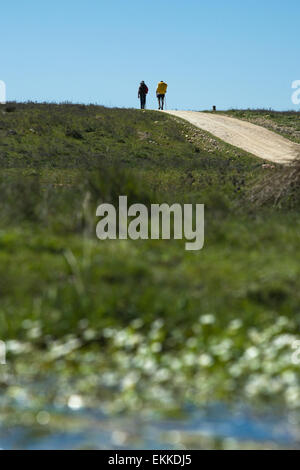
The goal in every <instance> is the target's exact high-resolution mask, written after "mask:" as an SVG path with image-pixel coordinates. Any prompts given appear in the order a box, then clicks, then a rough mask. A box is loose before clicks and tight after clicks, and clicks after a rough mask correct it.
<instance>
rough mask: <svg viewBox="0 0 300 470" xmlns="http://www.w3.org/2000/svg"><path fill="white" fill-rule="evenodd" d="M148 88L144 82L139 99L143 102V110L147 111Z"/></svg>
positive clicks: (140, 88)
mask: <svg viewBox="0 0 300 470" xmlns="http://www.w3.org/2000/svg"><path fill="white" fill-rule="evenodd" d="M148 91H149V90H148V87H147V85H146V83H145V82H144V80H143V81H142V82H141V83H140V87H139V92H138V98H139V99H140V100H141V109H145V106H146V96H147V93H148Z"/></svg>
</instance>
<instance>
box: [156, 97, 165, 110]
mask: <svg viewBox="0 0 300 470" xmlns="http://www.w3.org/2000/svg"><path fill="white" fill-rule="evenodd" d="M157 99H158V107H159V109H162V110H163V109H164V104H165V95H162V94H158V95H157Z"/></svg>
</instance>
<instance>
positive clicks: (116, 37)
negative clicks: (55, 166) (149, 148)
mask: <svg viewBox="0 0 300 470" xmlns="http://www.w3.org/2000/svg"><path fill="white" fill-rule="evenodd" d="M299 18H300V2H299V0H286V1H285V2H284V1H283V0H180V1H179V0H148V1H146V0H105V1H104V0H82V1H81V0H80V1H79V0H51V1H50V0H43V1H41V0H38V1H37V0H26V1H25V0H10V1H9V2H5V3H4V4H2V5H1V30H0V41H1V62H0V80H4V81H5V82H6V86H7V99H8V100H17V101H26V100H33V101H66V100H69V101H73V102H83V103H89V102H93V103H98V104H104V105H107V106H120V107H135V106H138V101H137V88H138V84H139V82H140V81H141V80H145V81H146V83H147V84H148V86H149V88H150V95H149V99H148V107H149V108H153V107H156V99H155V89H156V84H157V82H158V81H160V80H165V81H166V82H167V83H168V84H169V90H168V107H169V108H178V109H208V108H210V107H211V106H212V105H216V106H217V108H218V109H227V108H231V107H235V108H243V107H247V108H248V107H251V108H255V107H267V108H269V107H272V108H274V109H298V108H299V107H300V106H299V105H298V106H296V105H293V103H292V102H291V95H292V89H291V84H292V82H293V81H294V80H300V60H299V48H300V47H299Z"/></svg>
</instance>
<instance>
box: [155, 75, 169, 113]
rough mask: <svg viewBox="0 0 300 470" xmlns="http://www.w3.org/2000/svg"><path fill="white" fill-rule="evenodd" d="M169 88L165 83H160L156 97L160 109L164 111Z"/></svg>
mask: <svg viewBox="0 0 300 470" xmlns="http://www.w3.org/2000/svg"><path fill="white" fill-rule="evenodd" d="M167 88H168V85H167V84H166V83H165V82H163V81H161V82H159V84H158V85H157V90H156V96H157V99H158V109H161V110H163V109H164V104H165V95H166V93H167Z"/></svg>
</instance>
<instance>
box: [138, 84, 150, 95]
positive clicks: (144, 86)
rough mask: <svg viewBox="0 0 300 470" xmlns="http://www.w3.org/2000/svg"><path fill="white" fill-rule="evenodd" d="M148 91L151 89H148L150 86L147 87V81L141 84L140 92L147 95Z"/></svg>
mask: <svg viewBox="0 0 300 470" xmlns="http://www.w3.org/2000/svg"><path fill="white" fill-rule="evenodd" d="M148 91H149V90H148V87H147V85H146V84H145V83H144V84H143V85H141V86H140V92H141V93H145V95H147V93H148Z"/></svg>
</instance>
